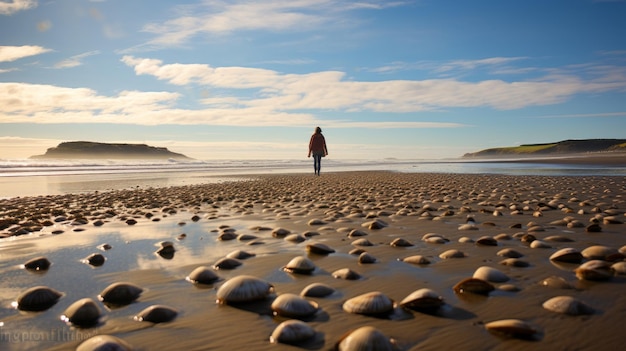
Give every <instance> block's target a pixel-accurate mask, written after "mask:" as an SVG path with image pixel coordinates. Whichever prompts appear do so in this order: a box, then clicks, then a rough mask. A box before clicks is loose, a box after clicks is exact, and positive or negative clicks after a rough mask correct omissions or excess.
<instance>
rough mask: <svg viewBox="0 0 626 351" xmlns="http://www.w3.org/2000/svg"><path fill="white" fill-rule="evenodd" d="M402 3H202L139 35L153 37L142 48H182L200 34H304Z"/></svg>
mask: <svg viewBox="0 0 626 351" xmlns="http://www.w3.org/2000/svg"><path fill="white" fill-rule="evenodd" d="M403 4H404V3H402V2H387V1H361V2H337V1H331V0H294V1H282V0H267V1H251V0H239V1H228V2H226V1H204V2H202V3H201V4H199V5H184V6H179V7H177V13H178V16H177V17H175V18H173V19H170V20H168V21H165V22H164V23H151V24H148V25H146V26H144V28H143V31H145V32H148V33H152V34H155V35H156V37H155V38H154V39H152V40H151V41H149V42H148V43H147V44H146V45H145V46H151V47H163V46H178V45H182V44H185V43H186V42H188V41H189V40H190V39H191V38H192V37H194V36H197V35H201V34H217V35H224V34H228V33H232V32H235V31H252V30H255V31H256V30H265V31H274V32H276V31H305V30H311V29H315V28H321V27H322V26H328V25H331V24H335V23H344V22H345V21H346V18H345V13H346V12H348V11H353V10H363V9H370V10H380V9H384V8H388V7H396V6H401V5H403Z"/></svg>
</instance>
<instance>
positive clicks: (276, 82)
mask: <svg viewBox="0 0 626 351" xmlns="http://www.w3.org/2000/svg"><path fill="white" fill-rule="evenodd" d="M503 61H506V60H505V59H498V58H496V59H494V60H488V61H487V62H503ZM122 62H124V63H126V64H127V65H128V66H131V67H133V68H134V69H135V73H136V74H138V75H152V76H154V77H155V78H157V79H159V80H165V81H167V82H169V83H171V84H175V85H188V84H197V85H201V86H209V87H214V88H223V89H256V92H257V93H256V95H254V96H252V97H244V96H243V94H241V95H239V97H236V96H229V97H227V98H224V97H210V98H206V99H204V100H202V102H203V103H205V104H207V105H208V106H220V107H225V106H228V104H231V107H232V108H235V107H241V106H247V107H250V108H266V109H271V110H275V111H293V110H302V109H318V110H345V111H349V112H358V111H373V112H388V113H406V112H419V111H427V110H440V109H446V108H459V107H489V108H494V109H499V110H509V109H519V108H524V107H528V106H537V105H549V104H555V103H560V102H563V101H565V100H567V99H568V98H570V97H572V96H573V95H574V94H578V93H585V92H603V91H610V90H618V89H624V88H625V87H626V81H625V80H623V79H617V80H615V79H609V81H605V80H596V81H584V80H583V79H581V78H579V77H577V76H573V75H550V76H546V77H544V78H543V79H541V80H532V81H513V82H507V81H504V80H484V81H478V82H468V81H460V80H456V79H428V80H388V81H378V82H367V81H350V80H347V79H346V75H345V73H343V72H339V71H323V72H313V73H308V74H281V73H279V72H276V71H272V70H267V69H258V68H246V67H217V68H214V67H211V66H209V65H206V64H164V63H163V62H162V61H160V60H156V59H147V58H135V57H132V56H124V57H123V58H122ZM464 65H469V63H465V64H464Z"/></svg>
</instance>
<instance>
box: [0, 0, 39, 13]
mask: <svg viewBox="0 0 626 351" xmlns="http://www.w3.org/2000/svg"><path fill="white" fill-rule="evenodd" d="M35 7H37V1H36V0H10V1H4V0H3V1H0V15H12V14H14V13H16V12H19V11H24V10H29V9H32V8H35Z"/></svg>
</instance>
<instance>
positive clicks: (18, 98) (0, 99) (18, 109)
mask: <svg viewBox="0 0 626 351" xmlns="http://www.w3.org/2000/svg"><path fill="white" fill-rule="evenodd" d="M179 97H180V96H179V95H178V94H176V93H169V92H138V91H124V92H122V93H120V94H118V95H117V96H111V97H108V96H102V95H99V94H97V93H96V92H95V91H93V90H91V89H86V88H65V87H56V86H52V85H38V84H26V83H0V123H119V124H137V125H164V124H178V125H223V126H247V127H251V126H306V127H309V126H311V125H316V124H322V123H323V124H324V125H332V126H333V127H336V128H342V127H343V128H352V127H361V128H451V127H460V126H461V125H458V124H454V123H437V122H393V121H388V122H365V121H362V122H358V123H357V122H352V121H345V120H324V121H321V120H319V119H317V118H316V117H315V116H314V115H312V114H309V113H302V112H298V111H280V110H276V109H274V108H272V107H271V106H268V105H265V104H260V105H259V106H253V105H249V106H238V107H236V108H233V107H232V103H231V102H229V101H226V102H225V103H224V105H225V106H217V107H215V106H210V107H209V108H205V109H198V110H189V109H180V108H176V107H175V102H176V100H177V99H178V98H179Z"/></svg>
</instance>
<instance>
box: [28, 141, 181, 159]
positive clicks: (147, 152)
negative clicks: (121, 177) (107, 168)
mask: <svg viewBox="0 0 626 351" xmlns="http://www.w3.org/2000/svg"><path fill="white" fill-rule="evenodd" d="M31 158H34V159H94V158H96V159H103V158H108V159H152V160H153V159H176V160H189V159H190V158H189V157H187V156H185V155H183V154H179V153H175V152H171V151H169V150H168V149H167V148H164V147H154V146H148V145H145V144H108V143H95V142H90V141H70V142H65V143H61V144H59V145H58V146H56V147H52V148H49V149H48V150H47V151H46V153H45V154H44V155H37V156H31Z"/></svg>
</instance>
